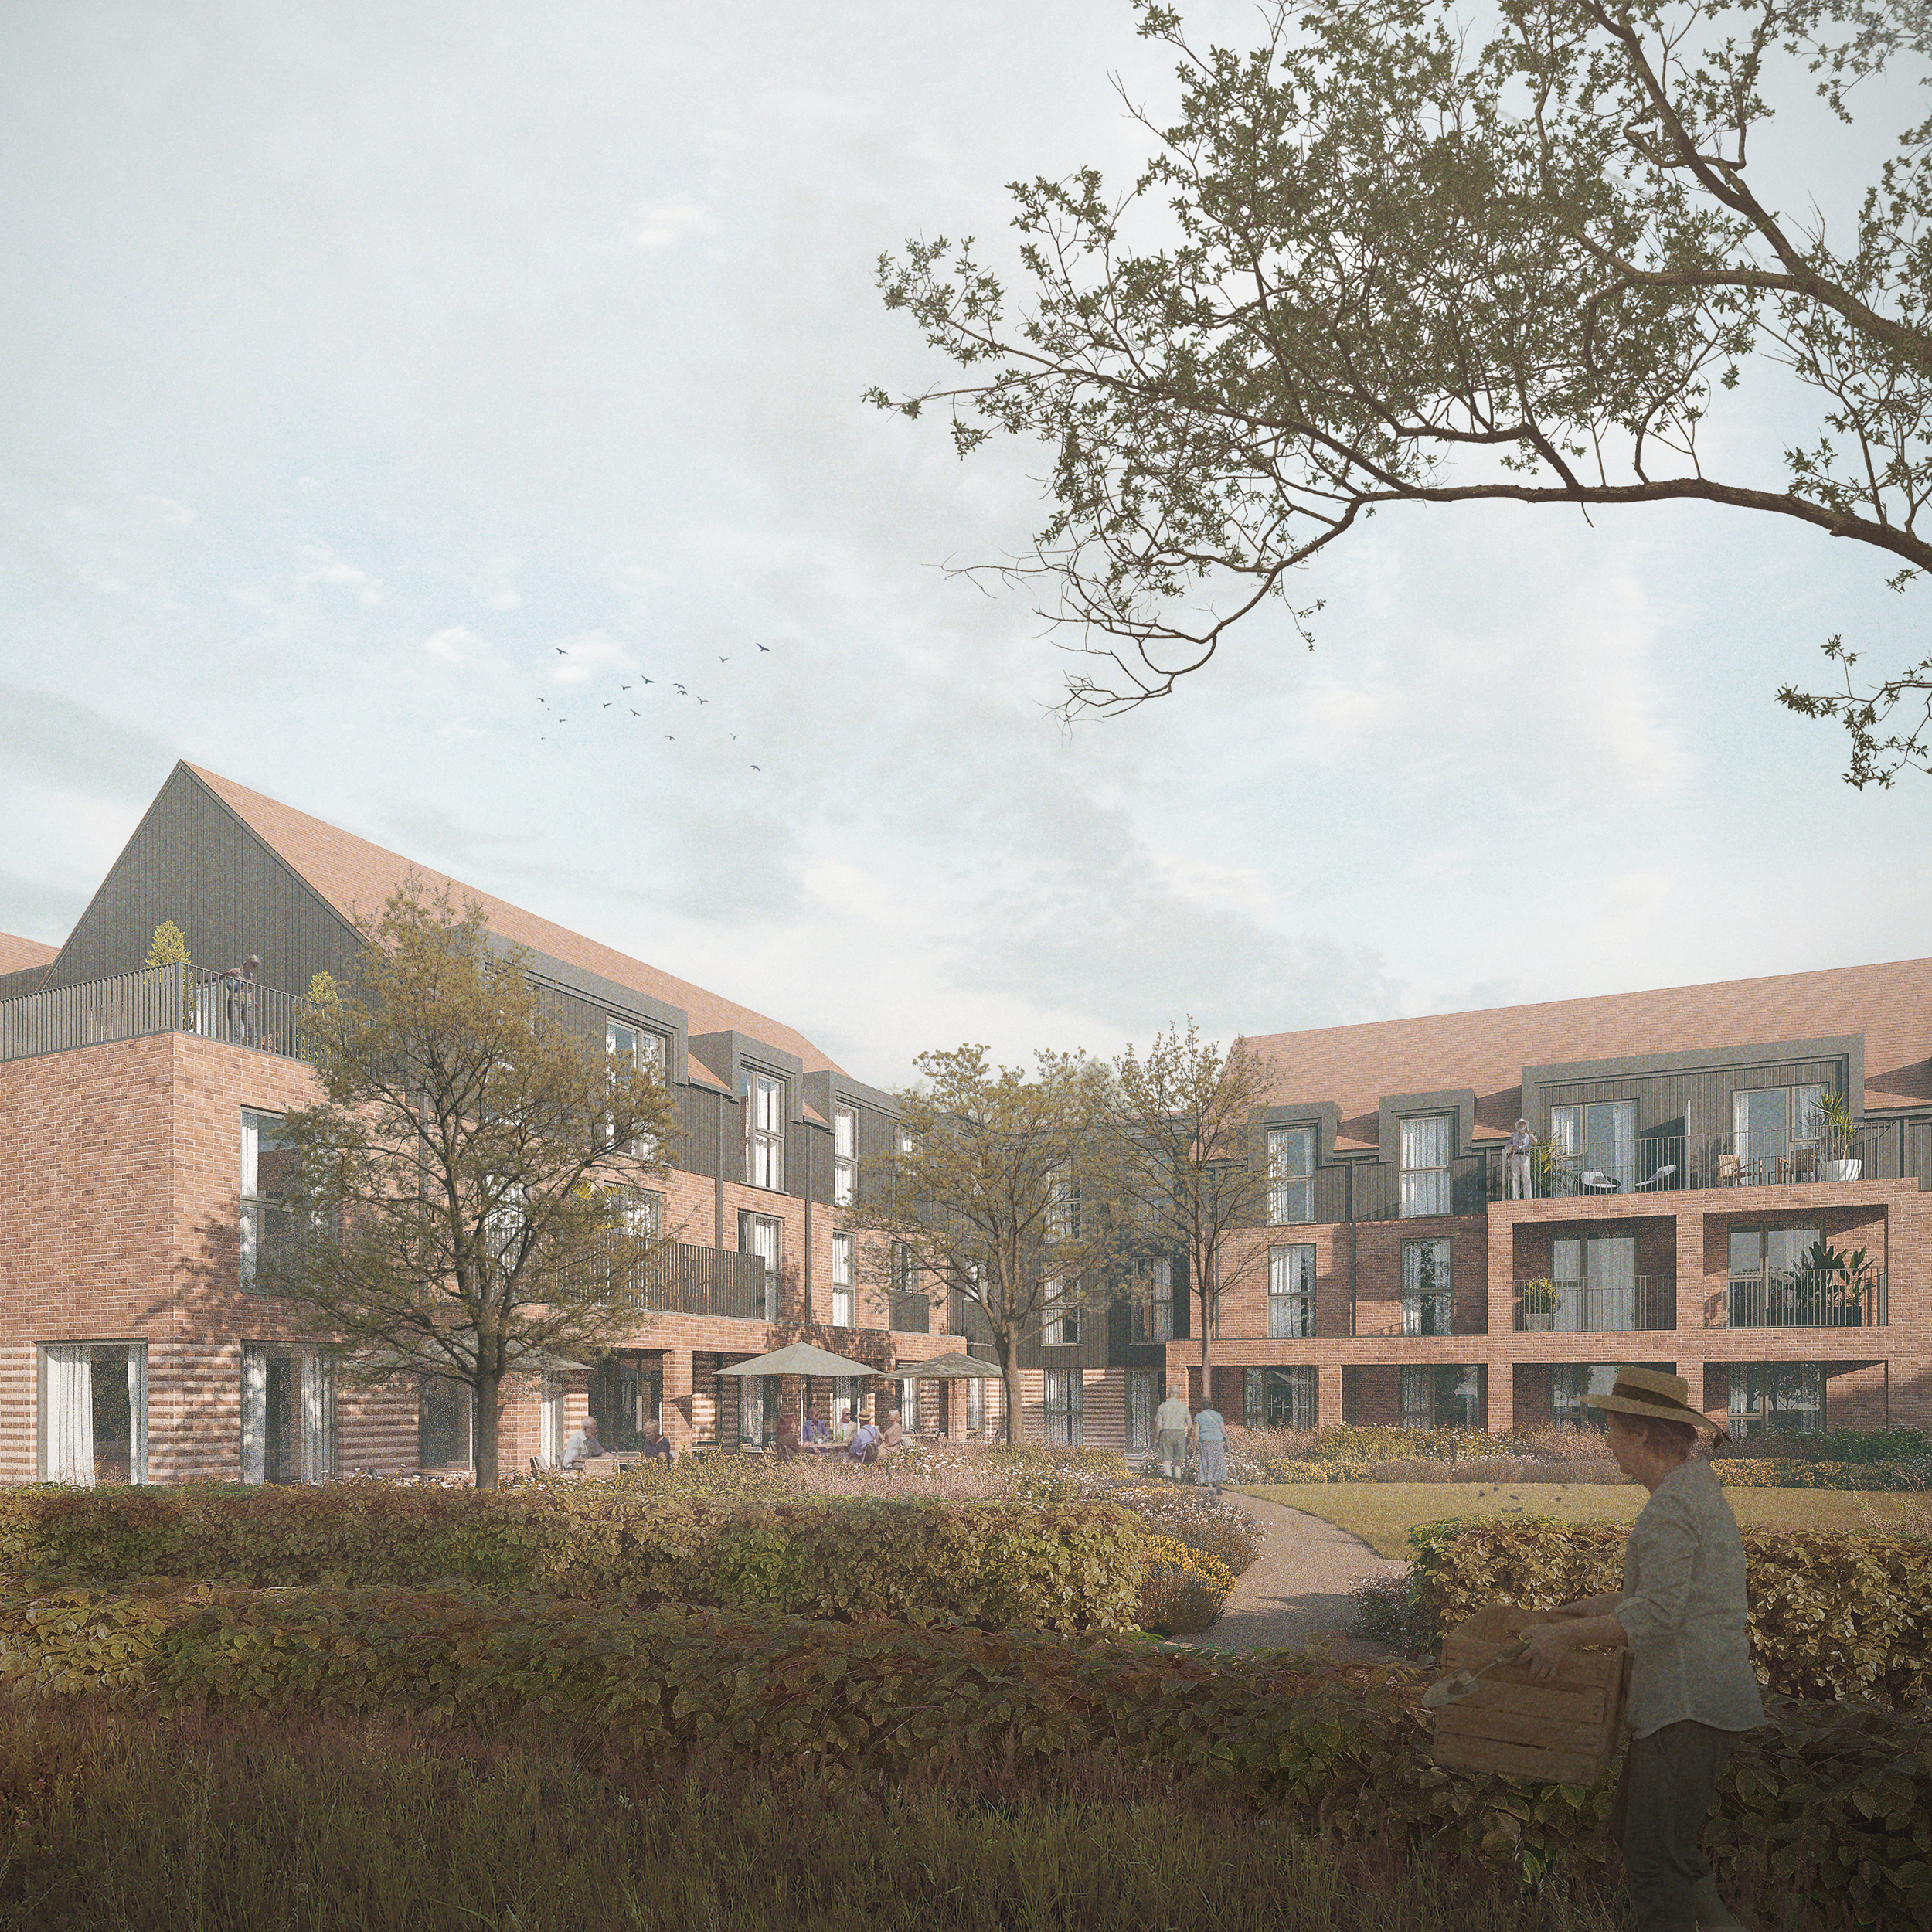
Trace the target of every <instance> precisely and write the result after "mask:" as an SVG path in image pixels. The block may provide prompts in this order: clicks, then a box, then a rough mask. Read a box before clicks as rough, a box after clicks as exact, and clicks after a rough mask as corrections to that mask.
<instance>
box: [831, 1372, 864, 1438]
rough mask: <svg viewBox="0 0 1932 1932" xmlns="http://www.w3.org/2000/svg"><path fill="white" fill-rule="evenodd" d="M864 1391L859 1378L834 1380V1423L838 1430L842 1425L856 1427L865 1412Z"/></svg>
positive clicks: (837, 1378)
mask: <svg viewBox="0 0 1932 1932" xmlns="http://www.w3.org/2000/svg"><path fill="white" fill-rule="evenodd" d="M864 1400H865V1397H864V1391H863V1388H862V1383H861V1380H860V1378H859V1376H833V1377H832V1427H834V1428H835V1429H836V1428H838V1426H839V1425H840V1424H841V1423H844V1424H845V1425H846V1427H848V1428H853V1427H857V1425H858V1423H859V1417H860V1415H861V1414H862V1412H863V1407H864Z"/></svg>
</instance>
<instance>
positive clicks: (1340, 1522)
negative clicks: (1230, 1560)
mask: <svg viewBox="0 0 1932 1932" xmlns="http://www.w3.org/2000/svg"><path fill="white" fill-rule="evenodd" d="M1243 1493H1244V1494H1246V1495H1250V1496H1259V1497H1260V1498H1263V1499H1264V1501H1266V1502H1278V1503H1284V1504H1286V1505H1287V1507H1288V1508H1289V1509H1301V1510H1305V1511H1306V1512H1308V1515H1311V1516H1319V1517H1320V1518H1321V1520H1322V1521H1323V1522H1332V1523H1334V1524H1335V1525H1336V1526H1337V1527H1338V1528H1340V1529H1345V1530H1347V1531H1348V1532H1349V1534H1350V1535H1351V1536H1359V1537H1360V1538H1361V1539H1362V1541H1363V1542H1364V1543H1366V1544H1368V1545H1369V1547H1370V1548H1371V1549H1373V1550H1375V1551H1376V1552H1377V1553H1379V1555H1382V1556H1393V1557H1395V1558H1396V1559H1398V1560H1402V1559H1405V1558H1407V1557H1410V1556H1413V1555H1414V1553H1415V1552H1414V1551H1413V1549H1412V1548H1411V1547H1410V1543H1409V1532H1410V1530H1411V1529H1413V1528H1414V1527H1415V1526H1417V1524H1418V1523H1425V1522H1441V1521H1442V1520H1443V1519H1444V1518H1445V1517H1448V1516H1473V1515H1494V1516H1505V1515H1523V1516H1557V1517H1560V1518H1561V1519H1563V1521H1564V1522H1635V1521H1636V1520H1637V1512H1638V1510H1640V1509H1641V1508H1642V1507H1643V1506H1644V1504H1645V1501H1646V1500H1647V1498H1646V1497H1645V1492H1644V1491H1643V1489H1642V1488H1641V1486H1640V1485H1638V1484H1636V1483H1634V1482H1633V1483H1619V1484H1616V1485H1606V1484H1598V1483H1493V1482H1335V1483H1256V1484H1253V1485H1249V1486H1247V1488H1245V1490H1244V1492H1243ZM1724 1493H1725V1495H1726V1497H1727V1498H1729V1499H1730V1505H1731V1508H1732V1509H1733V1511H1734V1512H1736V1517H1737V1520H1738V1522H1740V1524H1742V1525H1743V1526H1746V1527H1747V1528H1750V1527H1755V1528H1757V1529H1828V1530H1834V1531H1841V1532H1846V1533H1849V1534H1852V1535H1861V1534H1862V1535H1866V1536H1932V1496H1926V1495H1915V1494H1912V1493H1910V1492H1904V1493H1895V1492H1885V1491H1879V1492H1870V1491H1865V1490H1849V1489H1727V1490H1726V1492H1724Z"/></svg>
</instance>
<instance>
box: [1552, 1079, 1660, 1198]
mask: <svg viewBox="0 0 1932 1932" xmlns="http://www.w3.org/2000/svg"><path fill="white" fill-rule="evenodd" d="M1549 1138H1550V1140H1551V1141H1552V1142H1553V1145H1554V1147H1555V1149H1556V1162H1557V1167H1556V1172H1558V1173H1560V1175H1563V1177H1564V1178H1566V1179H1567V1180H1568V1181H1569V1182H1570V1185H1571V1186H1573V1188H1574V1189H1575V1190H1576V1192H1578V1193H1579V1194H1621V1193H1625V1192H1628V1191H1629V1189H1631V1188H1633V1187H1634V1186H1635V1185H1636V1184H1637V1181H1638V1173H1637V1103H1636V1102H1635V1101H1634V1100H1591V1101H1589V1102H1587V1103H1583V1104H1578V1105H1577V1106H1573V1107H1552V1108H1551V1109H1550V1110H1549Z"/></svg>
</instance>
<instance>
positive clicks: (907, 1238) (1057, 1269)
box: [852, 1046, 1111, 1443]
mask: <svg viewBox="0 0 1932 1932" xmlns="http://www.w3.org/2000/svg"><path fill="white" fill-rule="evenodd" d="M914 1064H915V1065H916V1066H917V1067H918V1069H919V1071H920V1076H921V1078H920V1082H919V1083H918V1084H917V1086H915V1087H910V1088H908V1089H906V1090H905V1091H903V1092H902V1093H900V1094H898V1095H897V1096H896V1099H897V1101H898V1105H899V1110H900V1112H899V1135H898V1145H897V1146H896V1148H895V1149H894V1151H893V1152H892V1153H891V1154H889V1155H887V1156H886V1157H885V1158H883V1159H882V1160H879V1161H878V1162H874V1163H872V1164H870V1165H869V1167H868V1168H867V1170H866V1173H865V1174H864V1175H863V1176H862V1185H861V1186H860V1189H859V1198H858V1200H857V1202H855V1205H854V1208H853V1210H852V1212H853V1217H854V1219H855V1222H856V1223H858V1224H859V1225H861V1226H866V1227H869V1228H870V1229H872V1230H874V1231H875V1232H876V1233H878V1234H879V1235H880V1236H883V1241H882V1243H880V1246H879V1249H878V1250H877V1253H878V1257H879V1258H878V1260H877V1262H876V1267H878V1268H880V1269H883V1270H886V1274H887V1283H888V1285H889V1287H890V1288H892V1289H893V1291H896V1292H898V1293H900V1294H903V1293H905V1292H906V1291H907V1290H908V1289H909V1288H910V1287H912V1286H913V1284H914V1283H915V1282H917V1284H918V1287H917V1291H918V1292H922V1293H923V1294H924V1295H925V1296H926V1298H927V1300H928V1301H930V1303H931V1304H933V1305H934V1306H935V1307H940V1306H944V1305H945V1304H946V1302H947V1299H948V1298H949V1297H950V1295H951V1294H957V1295H958V1296H959V1297H960V1298H961V1301H963V1302H964V1304H965V1306H966V1308H968V1311H970V1312H969V1314H968V1321H971V1320H972V1318H973V1315H977V1316H978V1318H979V1321H981V1323H983V1325H984V1326H985V1330H986V1333H987V1336H988V1339H990V1340H991V1342H992V1345H993V1351H994V1354H995V1358H996V1359H997V1360H998V1365H999V1377H1000V1386H1001V1388H1002V1390H1003V1391H1004V1393H1005V1412H1006V1440H1008V1441H1009V1443H1011V1442H1015V1441H1017V1440H1019V1413H1020V1404H1019V1350H1020V1349H1021V1348H1022V1345H1025V1344H1026V1343H1029V1342H1035V1341H1038V1340H1039V1339H1041V1338H1042V1337H1043V1335H1044V1333H1045V1332H1046V1328H1047V1327H1048V1326H1049V1324H1053V1323H1057V1322H1060V1321H1066V1320H1071V1321H1077V1320H1078V1319H1079V1318H1080V1315H1081V1314H1082V1312H1083V1311H1084V1309H1085V1308H1086V1307H1087V1304H1088V1302H1089V1301H1090V1299H1091V1298H1092V1297H1093V1296H1094V1294H1095V1293H1096V1291H1097V1285H1098V1282H1099V1280H1100V1272H1101V1269H1102V1266H1103V1264H1104V1260H1105V1259H1106V1257H1107V1255H1108V1254H1109V1253H1110V1252H1111V1236H1110V1231H1109V1230H1108V1227H1107V1223H1106V1219H1105V1217H1104V1215H1102V1214H1100V1213H1096V1212H1094V1209H1093V1208H1092V1206H1090V1203H1089V1202H1088V1201H1087V1199H1086V1198H1085V1197H1084V1195H1083V1175H1084V1172H1085V1170H1086V1167H1087V1163H1088V1162H1089V1160H1090V1157H1091V1152H1092V1149H1093V1146H1094V1139H1095V1136H1096V1134H1097V1131H1098V1130H1099V1128H1100V1125H1101V1123H1102V1121H1103V1120H1104V1107H1105V1089H1106V1080H1105V1070H1104V1068H1103V1067H1101V1066H1099V1065H1097V1063H1094V1061H1091V1060H1088V1059H1087V1057H1086V1056H1085V1055H1083V1054H1080V1053H1041V1054H1039V1055H1037V1056H1036V1062H1035V1066H1034V1070H1033V1072H1032V1074H1031V1075H1030V1076H1029V1074H1028V1073H1026V1071H1025V1070H1023V1069H1022V1068H1019V1067H1012V1066H1002V1067H995V1066H992V1065H991V1064H990V1063H988V1060H987V1057H986V1049H985V1047H984V1046H959V1047H955V1048H954V1049H952V1050H951V1052H949V1053H922V1054H920V1056H919V1057H918V1059H917V1060H916V1061H915V1062H914Z"/></svg>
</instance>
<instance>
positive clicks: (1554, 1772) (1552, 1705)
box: [1434, 1605, 1630, 1784]
mask: <svg viewBox="0 0 1932 1932" xmlns="http://www.w3.org/2000/svg"><path fill="white" fill-rule="evenodd" d="M1537 1614H1538V1613H1537V1612H1536V1611H1523V1610H1508V1609H1505V1608H1503V1607H1501V1606H1499V1605H1492V1607H1490V1608H1488V1609H1487V1610H1479V1611H1477V1613H1476V1614H1475V1616H1473V1617H1471V1618H1470V1619H1469V1621H1468V1622H1467V1623H1466V1624H1461V1625H1459V1626H1458V1628H1456V1629H1454V1630H1452V1631H1451V1632H1450V1633H1449V1634H1448V1636H1447V1638H1445V1639H1444V1642H1443V1646H1442V1667H1443V1669H1444V1672H1450V1671H1457V1670H1480V1669H1481V1668H1482V1666H1483V1665H1485V1664H1486V1663H1488V1662H1489V1660H1490V1659H1491V1658H1492V1657H1494V1656H1495V1655H1496V1654H1497V1652H1498V1651H1501V1650H1502V1649H1504V1648H1505V1647H1506V1646H1508V1645H1510V1644H1512V1643H1513V1642H1515V1640H1516V1638H1518V1637H1519V1635H1521V1634H1522V1630H1523V1628H1524V1626H1525V1625H1526V1624H1528V1623H1529V1622H1530V1621H1532V1618H1534V1617H1536V1615H1537ZM1629 1687H1630V1652H1629V1651H1628V1650H1614V1651H1609V1650H1573V1651H1571V1652H1570V1655H1568V1656H1566V1658H1564V1659H1563V1662H1562V1664H1561V1665H1560V1667H1559V1668H1558V1670H1557V1672H1556V1676H1555V1677H1554V1678H1553V1679H1551V1681H1550V1682H1548V1683H1547V1684H1538V1683H1532V1682H1531V1681H1530V1677H1529V1672H1528V1671H1527V1670H1526V1669H1525V1668H1524V1667H1523V1666H1522V1665H1521V1664H1499V1665H1497V1667H1496V1668H1495V1669H1494V1670H1492V1672H1490V1673H1489V1675H1488V1676H1487V1677H1485V1678H1483V1679H1481V1681H1480V1682H1478V1684H1477V1685H1476V1688H1475V1690H1474V1691H1473V1692H1471V1694H1470V1695H1469V1696H1467V1697H1465V1698H1464V1699H1462V1700H1461V1702H1458V1703H1454V1704H1450V1705H1447V1706H1444V1709H1441V1710H1439V1711H1437V1712H1436V1713H1434V1717H1435V1724H1436V1745H1435V1760H1436V1762H1437V1764H1451V1765H1456V1766H1459V1767H1461V1768H1462V1769H1464V1770H1472V1771H1506V1772H1508V1773H1509V1774H1511V1775H1512V1777H1533V1778H1539V1779H1541V1780H1543V1781H1544V1782H1546V1783H1548V1784H1595V1783H1596V1781H1597V1779H1598V1778H1599V1777H1600V1776H1601V1775H1602V1774H1603V1771H1604V1767H1605V1766H1606V1765H1607V1764H1609V1762H1610V1760H1611V1759H1612V1758H1613V1757H1615V1756H1616V1754H1617V1752H1618V1750H1621V1748H1622V1745H1623V1733H1624V1698H1625V1696H1627V1694H1628V1690H1629Z"/></svg>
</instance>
